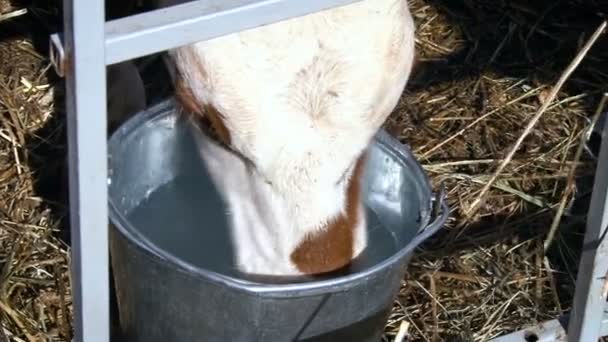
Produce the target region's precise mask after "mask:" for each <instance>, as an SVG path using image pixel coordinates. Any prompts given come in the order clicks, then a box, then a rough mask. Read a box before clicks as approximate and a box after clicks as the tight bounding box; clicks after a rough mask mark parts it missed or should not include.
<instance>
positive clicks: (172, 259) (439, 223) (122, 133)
mask: <svg viewBox="0 0 608 342" xmlns="http://www.w3.org/2000/svg"><path fill="white" fill-rule="evenodd" d="M175 104H176V102H175V99H174V98H173V97H169V98H168V99H166V100H163V101H160V102H159V103H157V104H155V105H152V106H150V107H148V108H146V109H144V110H143V111H140V112H138V113H137V114H135V115H134V116H132V117H131V118H129V119H128V120H127V121H125V122H124V123H123V124H122V125H121V126H120V127H119V128H118V129H117V130H116V131H115V132H114V133H113V134H112V135H111V137H110V139H109V140H108V152H109V158H111V151H113V150H114V149H115V148H116V147H117V145H118V144H120V141H119V140H120V139H122V138H124V137H127V136H129V135H130V134H132V133H133V132H135V131H136V130H137V129H138V128H140V127H142V126H143V125H145V124H146V123H148V122H151V121H154V120H159V119H162V118H165V117H167V116H170V115H174V113H175ZM373 140H374V141H376V143H377V145H376V146H379V147H381V148H382V149H383V150H384V152H385V153H387V154H390V155H391V156H392V157H393V158H394V160H395V161H396V162H398V163H399V164H401V165H402V166H403V167H406V168H408V169H410V170H411V171H412V172H413V173H415V174H416V176H417V177H420V179H421V181H422V185H423V186H424V189H421V187H420V186H418V187H417V195H418V196H419V198H420V199H421V201H424V198H426V199H428V203H421V206H420V207H421V209H420V217H419V222H420V224H419V228H418V234H417V235H416V236H414V238H413V239H412V240H411V241H410V242H409V243H408V244H406V245H405V246H403V247H402V248H400V249H399V250H398V251H396V252H395V253H393V255H391V256H390V257H388V258H386V259H384V260H382V261H381V262H379V263H377V264H375V265H373V266H371V267H369V268H366V269H364V270H363V271H361V272H357V273H352V274H347V275H343V276H338V277H335V278H330V279H322V280H313V281H306V282H296V283H281V284H272V283H262V282H256V281H250V280H244V279H240V278H237V277H232V276H229V275H225V274H221V273H218V272H215V271H211V270H209V269H205V268H202V267H199V266H195V265H193V264H191V263H189V262H187V261H184V260H182V259H180V258H178V257H176V256H174V255H173V254H171V253H169V252H167V251H165V250H163V249H162V248H160V247H158V246H157V245H156V244H155V243H153V242H152V241H150V239H148V238H147V237H146V236H145V235H144V234H142V233H141V232H139V231H138V230H137V229H135V228H134V227H133V225H132V224H131V222H129V220H127V219H126V218H125V216H124V215H123V214H122V213H121V212H120V210H118V207H117V205H116V204H115V201H114V200H113V199H112V197H111V196H108V207H109V208H108V209H109V210H108V213H109V218H110V226H112V227H113V229H115V230H116V231H117V232H118V233H120V235H122V237H123V238H124V239H126V240H127V242H128V243H129V244H131V245H134V246H135V247H136V248H138V249H140V250H141V251H142V252H143V253H145V254H147V255H150V256H152V257H153V258H154V259H156V260H155V261H156V262H163V263H166V264H168V265H171V266H172V267H173V268H175V270H176V271H179V272H182V273H186V274H187V275H188V276H190V277H197V278H201V279H205V280H206V281H210V282H213V283H216V284H218V285H220V286H225V287H228V288H231V289H235V290H239V291H242V292H246V293H249V294H251V295H257V296H267V297H268V296H270V297H293V296H314V295H318V294H326V293H328V292H337V291H344V290H347V289H348V288H350V287H354V286H356V285H357V284H358V283H359V280H361V279H364V278H368V277H372V276H374V275H375V274H379V273H381V272H382V271H383V270H385V269H388V268H390V267H393V266H394V265H400V266H401V261H402V260H404V259H405V258H406V257H407V256H408V255H409V254H411V253H412V252H413V250H414V249H415V248H417V247H418V246H419V245H420V244H421V243H422V242H424V241H425V240H426V239H428V238H429V237H431V236H432V235H434V234H435V233H436V232H437V231H438V230H439V229H440V228H441V227H443V225H444V224H445V222H446V221H447V218H448V216H449V207H448V205H447V204H446V201H445V195H444V194H440V195H438V194H436V193H433V192H432V191H431V189H430V182H429V179H428V176H427V175H426V173H425V172H424V170H423V168H422V166H421V165H420V163H418V162H417V161H416V160H415V159H414V157H413V154H412V153H411V151H410V149H409V147H408V146H407V145H404V144H402V143H401V142H399V141H398V140H397V139H396V138H394V137H392V136H391V135H390V134H388V132H386V131H385V130H384V129H380V130H379V131H378V132H377V133H376V135H375V136H374V139H373ZM113 147H114V148H113ZM108 167H109V168H111V163H110V162H109V163H108ZM109 171H110V172H109V175H111V174H112V173H111V170H109ZM109 177H111V176H109ZM109 186H110V182H109V181H108V187H109ZM421 192H424V193H421ZM433 206H435V208H439V210H433ZM432 212H435V213H438V214H436V215H434V216H435V217H431V216H433V215H432V214H431V213H432Z"/></svg>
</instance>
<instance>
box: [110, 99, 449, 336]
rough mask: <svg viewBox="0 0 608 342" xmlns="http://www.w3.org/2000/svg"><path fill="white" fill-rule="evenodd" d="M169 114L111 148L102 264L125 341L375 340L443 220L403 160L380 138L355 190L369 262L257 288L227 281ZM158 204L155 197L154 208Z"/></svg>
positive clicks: (215, 235) (216, 233) (180, 131)
mask: <svg viewBox="0 0 608 342" xmlns="http://www.w3.org/2000/svg"><path fill="white" fill-rule="evenodd" d="M174 114H175V112H174V102H173V100H167V101H165V102H162V103H160V104H159V105H156V106H154V107H153V108H151V109H149V110H147V111H144V112H141V113H139V114H138V115H136V116H135V117H133V118H131V119H130V120H129V121H128V122H126V123H125V124H123V125H122V126H121V127H120V128H119V129H118V130H117V131H116V132H115V133H114V134H113V136H112V137H111V139H110V142H109V154H110V159H109V165H110V170H109V172H110V185H109V196H110V203H109V205H110V220H111V223H112V229H111V230H110V248H111V249H110V253H111V261H112V264H111V265H112V268H113V274H114V285H115V290H116V298H117V303H118V314H119V321H120V323H119V325H120V332H121V334H120V335H122V340H124V341H129V342H138V341H141V342H157V341H158V342H161V341H162V342H195V341H205V342H214V341H221V342H228V341H271V342H279V341H352V342H356V341H379V339H380V337H381V335H382V333H383V329H384V325H385V324H386V320H387V318H388V314H389V313H390V310H391V308H392V306H393V301H394V299H395V296H396V295H397V292H398V290H399V287H400V281H401V279H402V277H403V275H404V272H405V269H404V266H405V265H406V264H407V263H408V262H409V260H410V257H411V254H412V251H413V249H414V248H415V247H417V246H418V245H419V244H420V243H422V242H423V241H424V240H425V239H427V238H428V237H429V236H431V235H432V234H434V233H435V232H436V231H437V230H438V229H440V227H442V226H443V224H444V222H445V220H446V218H447V215H448V211H449V210H448V208H447V206H446V204H445V201H444V200H443V198H442V197H440V198H438V197H437V196H434V195H433V193H432V192H431V189H430V187H429V182H428V180H427V178H426V176H425V174H424V172H423V170H422V168H421V167H420V165H419V164H418V163H417V162H416V161H415V160H414V158H413V156H412V155H411V154H410V152H409V151H408V149H407V148H406V147H405V146H403V145H401V144H400V143H399V142H398V141H396V140H394V139H393V138H391V137H390V136H389V135H388V134H386V133H385V132H384V131H380V132H379V133H378V135H377V136H376V138H375V141H374V144H373V146H372V148H371V151H370V156H369V162H368V167H367V169H366V171H365V176H364V177H365V180H364V187H363V191H364V200H365V204H366V206H367V207H368V208H369V209H368V212H369V213H370V215H371V216H373V217H374V218H373V220H372V221H373V222H374V223H373V224H369V227H368V234H369V239H370V247H369V249H368V252H367V257H366V258H365V259H366V260H367V261H366V262H362V263H361V265H359V266H358V269H357V271H356V272H353V273H351V274H348V275H345V276H340V277H335V278H330V279H321V280H318V281H316V280H315V281H312V282H305V283H288V284H264V283H256V282H252V281H248V280H245V279H240V278H238V276H236V275H235V274H233V273H231V272H230V270H231V267H230V266H231V263H232V261H231V252H230V246H229V239H228V235H227V233H226V231H227V230H228V229H227V227H226V223H225V222H224V221H223V217H224V216H225V214H224V211H225V210H224V208H223V204H222V202H221V200H220V197H219V196H218V194H217V193H216V190H215V188H214V187H213V185H212V183H211V181H210V180H209V179H207V178H206V177H205V176H204V175H205V169H204V166H203V164H202V163H201V162H200V161H199V159H200V158H198V157H197V156H198V155H197V151H196V147H195V143H194V140H193V137H192V136H191V130H190V129H189V128H188V127H187V126H188V125H187V123H186V122H185V121H184V120H181V119H179V118H178V116H176V115H174ZM154 193H162V194H163V195H162V196H161V195H159V196H160V197H158V196H157V198H158V200H150V198H152V197H154V196H155V195H154ZM142 203H143V204H142ZM436 212H437V213H436ZM374 220H375V221H374ZM431 221H432V222H431Z"/></svg>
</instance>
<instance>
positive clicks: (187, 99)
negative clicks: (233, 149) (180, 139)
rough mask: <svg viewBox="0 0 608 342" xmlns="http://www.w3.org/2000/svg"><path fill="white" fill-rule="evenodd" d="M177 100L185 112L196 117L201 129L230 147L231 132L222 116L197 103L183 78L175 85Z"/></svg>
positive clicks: (212, 108) (211, 108)
mask: <svg viewBox="0 0 608 342" xmlns="http://www.w3.org/2000/svg"><path fill="white" fill-rule="evenodd" d="M175 98H176V99H177V102H178V103H179V104H180V106H181V107H182V108H183V109H184V111H186V112H187V113H188V114H192V115H195V119H197V121H198V123H199V125H201V128H203V129H207V131H210V132H209V133H210V134H211V135H212V136H213V137H214V138H216V139H218V140H220V142H222V143H223V144H225V145H228V146H230V132H229V131H228V128H227V127H226V125H224V121H223V119H222V115H221V114H220V113H219V112H218V111H217V110H216V109H215V108H214V107H213V106H211V105H203V104H201V103H200V102H199V101H197V100H196V98H195V97H194V94H193V93H192V89H190V87H188V86H187V85H186V82H185V81H184V80H183V79H182V78H178V80H177V82H176V83H175ZM208 128H211V129H208Z"/></svg>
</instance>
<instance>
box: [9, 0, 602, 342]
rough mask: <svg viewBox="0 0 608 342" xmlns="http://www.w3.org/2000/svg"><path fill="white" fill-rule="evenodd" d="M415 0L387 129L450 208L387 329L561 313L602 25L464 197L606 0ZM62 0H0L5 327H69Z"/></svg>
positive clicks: (579, 228)
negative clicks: (57, 45) (402, 86)
mask: <svg viewBox="0 0 608 342" xmlns="http://www.w3.org/2000/svg"><path fill="white" fill-rule="evenodd" d="M409 3H410V5H411V9H412V12H413V14H414V16H415V20H416V26H417V45H416V46H417V54H418V57H419V63H418V64H417V66H416V69H415V72H414V75H413V77H412V80H411V81H410V84H409V85H408V87H407V89H406V91H405V92H404V94H403V98H402V100H401V101H400V103H399V105H398V108H397V109H396V110H395V111H394V113H393V114H392V115H391V117H390V119H389V121H388V122H387V124H386V128H387V130H388V131H389V132H390V133H392V134H394V135H395V136H397V137H399V139H400V140H401V141H402V142H404V143H406V144H407V145H409V146H410V147H411V149H412V150H413V151H414V153H415V155H416V156H417V158H418V159H419V161H420V162H421V163H422V165H423V167H424V168H425V170H426V171H427V173H428V175H429V176H430V178H431V180H432V182H433V184H434V186H435V187H436V188H438V187H439V186H440V185H441V184H443V185H444V186H445V187H446V190H447V193H448V200H449V204H450V206H451V208H452V214H451V217H450V219H449V222H448V224H447V226H446V228H445V229H444V230H443V231H442V232H441V233H439V234H437V235H436V236H435V237H434V238H433V239H431V241H429V242H428V243H426V244H424V246H422V248H420V249H419V250H417V252H416V254H415V256H414V259H413V260H412V262H411V264H410V266H409V268H408V270H407V274H406V277H405V278H404V280H403V286H402V289H401V292H400V295H399V298H398V300H397V301H396V302H395V306H394V310H393V312H392V314H391V317H390V321H389V323H388V325H387V328H386V335H385V340H386V341H394V340H395V336H396V335H397V332H398V331H399V330H400V329H401V332H402V333H403V332H405V333H406V335H407V338H408V340H409V341H439V340H444V341H487V340H489V339H491V338H493V337H496V336H499V335H502V334H504V333H508V332H512V331H514V330H518V329H521V328H523V327H525V326H527V325H530V324H534V323H536V322H540V321H544V320H549V319H553V318H556V317H557V316H559V315H560V314H561V313H563V312H566V311H568V310H569V309H570V307H571V300H572V295H573V288H574V281H575V278H576V271H577V264H578V256H579V254H580V246H581V239H582V232H583V231H584V225H585V214H586V209H587V205H588V203H587V202H588V200H589V196H590V184H592V179H593V172H594V170H595V169H594V167H595V162H594V160H593V158H592V156H591V154H589V153H588V152H586V151H584V152H583V154H582V156H576V153H575V152H576V150H577V147H578V146H579V145H580V141H581V136H582V135H583V134H585V133H586V132H587V130H588V127H589V120H590V119H591V118H592V117H593V115H594V113H595V112H596V110H597V108H598V106H599V103H600V99H601V97H602V94H603V92H605V91H606V90H607V88H608V63H607V62H608V49H607V47H608V40H607V38H606V37H605V36H602V37H600V38H599V39H598V41H597V42H596V43H595V44H594V46H593V47H592V49H591V50H590V52H589V53H588V54H587V55H586V56H585V58H584V59H583V60H582V63H581V64H580V65H579V66H578V68H577V69H576V70H575V72H574V73H573V74H572V75H571V76H570V77H569V78H568V79H567V81H566V83H565V85H564V87H563V88H562V89H561V91H560V92H559V93H558V94H557V97H556V99H555V100H553V101H552V102H550V104H549V106H548V108H547V110H546V111H545V112H544V113H543V115H542V116H541V117H540V120H539V122H538V124H537V125H535V126H534V127H533V128H532V130H531V132H530V134H529V135H528V136H527V137H526V138H525V139H524V140H523V143H522V144H521V146H520V148H518V149H517V151H516V152H515V154H514V155H513V158H512V160H511V161H510V162H509V163H508V164H507V165H506V167H505V168H504V170H503V171H502V172H501V173H500V175H499V177H498V178H497V181H496V182H494V183H493V184H492V186H491V187H490V188H489V191H488V192H487V193H486V194H484V196H483V199H484V201H483V202H482V205H480V206H479V207H478V209H476V210H475V211H472V212H469V210H471V208H472V206H473V204H474V203H476V201H477V200H478V199H479V198H480V194H481V191H482V188H483V187H484V186H485V185H486V184H488V182H489V180H490V179H491V177H492V175H493V173H494V172H495V171H496V169H497V167H498V164H499V163H501V162H502V161H503V159H504V158H505V157H506V156H507V155H508V152H509V151H510V149H511V148H512V147H513V145H514V143H515V142H516V141H517V139H518V138H519V137H520V136H522V134H523V132H524V129H525V127H526V125H528V123H529V122H530V120H532V118H533V116H534V115H535V114H536V112H537V111H538V110H539V108H540V107H541V106H542V105H543V104H544V103H545V102H546V101H547V99H548V98H549V95H550V92H551V89H552V87H553V86H554V85H555V84H556V82H557V81H558V78H559V77H560V75H562V73H563V72H564V71H565V70H566V68H567V66H568V64H569V63H570V62H571V61H572V60H573V59H574V57H575V56H576V55H577V53H578V52H579V51H580V50H581V48H582V46H583V45H584V44H585V43H586V41H587V40H588V39H589V38H590V36H591V35H592V33H593V32H594V31H595V30H596V28H597V27H598V25H599V24H600V22H601V20H602V15H603V14H602V12H606V11H607V10H608V3H607V2H601V1H583V0H579V1H575V0H571V1H566V0H554V1H548V0H547V1H545V0H537V1H534V2H531V1H526V0H518V1H502V0H495V1H485V0H476V1H475V0H461V1H454V0H410V1H409ZM60 5H61V2H60V1H57V0H53V1H51V0H48V1H44V2H43V1H36V0H29V1H18V0H0V117H1V118H2V121H1V122H0V321H1V322H2V329H0V342H1V341H69V340H70V338H71V326H70V322H71V296H70V278H69V272H68V264H69V249H68V245H69V234H67V233H66V227H67V221H68V220H67V207H66V206H67V201H66V193H65V182H64V180H63V178H62V177H64V175H65V155H66V141H65V120H64V117H65V112H64V108H63V101H62V98H63V83H62V80H61V79H60V78H58V77H57V76H56V75H55V74H54V71H53V69H52V68H51V67H50V62H49V58H48V35H49V34H50V33H52V32H56V31H59V30H60V28H61V9H60ZM24 9H25V10H26V11H22V10H24ZM153 77H154V75H153V73H150V75H147V76H146V81H150V82H151V80H153ZM150 84H152V83H150ZM150 87H153V85H150ZM573 168H576V169H575V172H574V175H575V176H576V177H575V178H574V179H573V182H571V183H572V185H574V188H575V189H576V190H575V191H568V192H566V191H565V190H566V188H567V184H568V175H569V173H570V172H571V170H572V169H573ZM562 199H564V203H565V204H566V206H565V210H564V211H563V213H561V215H560V212H559V210H558V208H559V205H560V201H562ZM466 213H469V216H467V215H466ZM556 215H557V216H558V217H561V221H560V222H559V225H558V229H557V232H556V234H555V236H554V238H552V239H551V242H552V243H551V245H550V246H549V248H548V249H547V251H546V252H545V250H544V247H543V244H545V242H546V240H547V235H548V232H549V227H550V226H551V224H552V222H553V221H554V218H555V217H556Z"/></svg>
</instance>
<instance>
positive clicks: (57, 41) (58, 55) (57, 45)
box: [49, 33, 66, 77]
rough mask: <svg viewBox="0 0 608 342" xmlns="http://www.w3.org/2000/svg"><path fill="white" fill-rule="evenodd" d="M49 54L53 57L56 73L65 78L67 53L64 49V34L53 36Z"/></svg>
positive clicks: (50, 40)
mask: <svg viewBox="0 0 608 342" xmlns="http://www.w3.org/2000/svg"><path fill="white" fill-rule="evenodd" d="M49 53H50V55H51V64H53V67H54V68H55V72H56V73H57V75H59V76H60V77H65V69H66V68H65V65H66V62H65V60H66V58H65V51H64V49H63V34H62V33H56V34H53V35H51V37H50V39H49Z"/></svg>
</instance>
